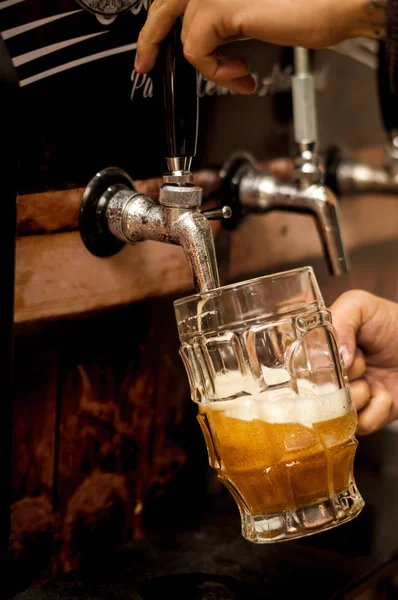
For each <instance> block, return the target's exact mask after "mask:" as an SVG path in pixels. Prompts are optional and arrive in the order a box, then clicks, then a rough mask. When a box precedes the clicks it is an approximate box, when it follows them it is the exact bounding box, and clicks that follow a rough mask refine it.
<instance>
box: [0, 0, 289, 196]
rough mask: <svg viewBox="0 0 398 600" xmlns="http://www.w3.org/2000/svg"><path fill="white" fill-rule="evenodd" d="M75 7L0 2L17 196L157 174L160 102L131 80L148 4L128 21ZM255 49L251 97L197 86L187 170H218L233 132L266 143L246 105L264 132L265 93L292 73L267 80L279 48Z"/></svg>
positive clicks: (62, 2)
mask: <svg viewBox="0 0 398 600" xmlns="http://www.w3.org/2000/svg"><path fill="white" fill-rule="evenodd" d="M90 1H91V0H90ZM84 4H87V2H86V3H84V2H80V3H78V2H76V1H75V0H58V1H57V0H42V1H40V2H37V0H3V1H0V30H1V32H2V37H3V39H4V40H5V43H6V45H7V48H8V51H9V53H10V55H11V57H12V59H13V62H14V65H15V67H16V69H17V73H18V77H19V80H20V86H21V95H22V107H23V108H22V110H21V114H20V119H21V120H22V131H23V139H22V140H21V174H22V190H21V191H22V192H35V191H41V190H49V189H60V188H67V187H76V186H84V185H85V184H86V183H87V181H88V180H89V179H90V178H91V177H92V175H93V173H95V172H97V171H98V170H99V169H102V168H104V167H107V166H110V165H114V166H119V167H122V168H124V169H125V170H126V171H128V172H129V173H130V174H131V175H132V177H133V178H136V179H143V178H147V177H151V176H156V175H159V174H161V173H163V172H164V171H165V161H164V156H163V154H164V152H163V144H164V138H163V135H164V129H163V128H164V115H163V103H162V99H161V97H160V95H159V94H158V95H157V94H156V93H154V82H153V77H152V76H151V75H144V76H143V75H139V74H137V73H135V71H134V58H135V48H136V41H137V38H138V33H139V31H140V29H141V27H142V25H143V23H144V21H145V18H146V12H147V5H148V1H147V0H136V1H135V2H133V3H131V2H130V4H132V6H131V7H130V9H129V10H128V12H125V13H123V14H121V15H119V16H117V17H116V18H114V19H112V18H111V19H109V20H105V19H103V18H102V17H99V16H98V15H95V14H93V12H91V11H88V10H86V9H85V8H83V6H84ZM94 4H98V3H94ZM105 4H106V3H105ZM242 45H246V46H250V42H242ZM259 47H260V48H261V55H263V56H265V55H267V59H266V61H265V63H268V64H265V67H264V73H263V75H262V81H260V85H259V87H258V90H257V93H256V96H255V97H253V98H247V97H243V96H236V95H233V94H231V93H229V92H228V91H227V90H226V89H225V88H220V87H217V86H215V85H214V84H213V83H212V82H208V81H206V80H204V79H201V80H200V82H199V94H200V96H201V100H200V137H199V144H198V154H197V157H196V160H195V163H194V168H195V169H197V168H199V167H200V166H204V165H205V166H209V164H210V163H219V162H220V160H221V161H223V160H225V159H226V158H227V156H228V154H229V153H230V152H232V151H234V150H235V149H237V146H239V145H240V139H239V132H242V131H244V132H245V135H246V137H248V138H249V139H250V138H253V137H256V138H257V139H258V132H259V125H260V126H261V127H263V128H264V129H263V131H264V133H263V132H262V133H261V140H260V143H259V146H260V147H263V146H264V140H265V139H267V138H269V136H268V135H267V131H266V129H269V126H266V122H263V123H262V124H260V123H257V124H256V123H253V122H252V121H251V122H250V123H249V122H248V117H249V115H250V114H253V107H251V108H250V106H249V105H253V104H257V105H258V108H260V106H261V114H263V115H264V120H265V121H267V122H272V121H273V118H270V115H269V111H270V107H268V118H267V109H265V108H263V105H264V104H265V101H264V96H267V95H268V94H269V92H270V91H272V90H271V88H272V86H275V85H277V86H278V88H279V89H282V90H283V89H284V88H285V87H286V85H287V86H288V83H286V82H288V80H289V68H291V67H289V66H288V65H284V67H283V68H284V72H282V70H281V69H279V71H278V69H277V70H276V71H275V65H274V63H275V61H276V60H278V59H279V57H280V55H281V50H280V48H278V47H273V46H268V45H266V44H261V46H259ZM247 53H248V50H247V49H245V54H246V55H247ZM249 53H250V52H249ZM263 56H262V62H264V61H263ZM273 69H274V72H273ZM226 111H227V112H228V111H229V114H230V115H231V116H230V118H229V120H228V122H227V123H226V125H224V126H223V128H224V131H223V132H222V134H221V135H220V134H219V133H218V131H219V126H218V123H217V121H218V120H219V117H220V115H223V117H224V118H225V116H226ZM257 112H258V110H257ZM216 132H217V133H216ZM234 132H235V133H237V134H238V135H237V136H236V138H235V137H234ZM224 134H225V135H224ZM245 145H246V146H247V145H248V144H247V143H246V144H245ZM249 145H250V144H249ZM216 147H217V148H219V150H218V154H219V157H217V156H216V155H215V152H214V150H215V148H216ZM209 149H210V151H209Z"/></svg>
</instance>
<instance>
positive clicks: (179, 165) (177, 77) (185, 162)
mask: <svg viewBox="0 0 398 600" xmlns="http://www.w3.org/2000/svg"><path fill="white" fill-rule="evenodd" d="M181 28H182V19H181V17H180V18H178V19H177V20H176V22H175V24H174V26H173V28H172V30H171V31H170V33H169V35H168V36H167V38H166V40H165V42H164V47H163V52H164V71H163V77H162V78H163V94H164V107H165V119H166V161H167V165H168V169H169V171H180V170H183V171H189V170H190V166H191V162H192V158H193V157H194V156H195V154H196V146H197V137H198V113H199V111H198V91H197V71H196V69H195V68H194V67H193V66H192V65H191V64H189V63H188V61H187V60H186V59H185V57H184V53H183V47H182V42H181Z"/></svg>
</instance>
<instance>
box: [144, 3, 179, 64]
mask: <svg viewBox="0 0 398 600" xmlns="http://www.w3.org/2000/svg"><path fill="white" fill-rule="evenodd" d="M187 4H188V0H167V2H166V1H165V0H154V2H153V3H152V4H151V6H150V8H149V11H148V16H147V19H146V22H145V24H144V26H143V28H142V29H141V32H140V34H139V36H138V41H137V51H136V57H135V63H134V69H135V70H136V71H137V73H148V72H149V71H151V69H153V67H154V66H155V62H156V57H157V55H158V53H159V48H160V44H161V42H162V41H163V40H164V38H165V37H166V36H167V34H168V33H169V31H170V30H171V28H172V27H173V25H174V22H175V20H176V19H177V17H179V16H180V15H182V14H183V13H184V11H185V9H186V6H187Z"/></svg>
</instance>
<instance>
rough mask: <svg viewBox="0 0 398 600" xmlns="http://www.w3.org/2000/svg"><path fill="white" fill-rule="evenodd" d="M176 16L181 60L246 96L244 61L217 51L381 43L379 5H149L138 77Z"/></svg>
mask: <svg viewBox="0 0 398 600" xmlns="http://www.w3.org/2000/svg"><path fill="white" fill-rule="evenodd" d="M181 15H184V19H183V27H182V35H181V39H182V43H183V47H184V54H185V57H186V59H187V60H188V61H189V62H190V63H191V64H192V65H193V66H194V67H196V69H197V70H198V71H199V72H200V73H202V75H203V76H204V77H205V78H206V79H209V80H211V81H214V82H216V83H217V84H219V85H222V86H224V87H227V88H229V89H231V90H233V91H236V92H240V93H242V94H250V93H252V92H253V91H254V90H255V87H256V83H255V79H254V77H253V75H252V74H251V73H250V66H249V64H248V62H247V61H246V60H245V59H244V58H240V57H239V58H233V57H226V56H223V55H222V54H221V53H220V51H219V48H220V47H222V46H223V45H225V44H228V43H230V42H233V41H236V40H240V39H245V38H254V39H257V40H261V41H265V42H269V43H273V44H279V45H285V46H302V47H306V48H325V47H328V46H332V45H334V44H337V43H338V42H341V41H343V40H345V39H349V38H354V37H359V36H364V37H373V38H381V37H382V36H383V34H384V24H385V0H317V1H316V2H314V0H250V1H249V2H242V0H154V2H153V3H152V4H151V6H150V8H149V11H148V17H147V20H146V23H145V25H144V27H143V28H142V30H141V32H140V35H139V38H138V43H137V54H136V63H135V70H136V71H137V72H138V73H142V74H143V73H148V72H149V71H150V70H151V69H152V68H153V67H154V65H155V61H156V57H157V55H158V52H159V47H160V44H161V42H162V40H163V39H164V38H165V37H166V35H167V34H168V32H169V31H170V29H171V28H172V26H173V23H174V22H175V20H176V19H177V17H179V16H181Z"/></svg>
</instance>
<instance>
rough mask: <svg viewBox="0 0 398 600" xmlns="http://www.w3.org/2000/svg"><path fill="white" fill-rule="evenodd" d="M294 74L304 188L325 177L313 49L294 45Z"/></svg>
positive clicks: (298, 174)
mask: <svg viewBox="0 0 398 600" xmlns="http://www.w3.org/2000/svg"><path fill="white" fill-rule="evenodd" d="M294 67H295V68H294V75H293V76H292V96H293V126H294V139H295V143H296V153H295V156H294V166H295V178H296V181H297V183H298V185H299V186H300V188H301V189H303V190H304V189H306V188H308V187H309V186H310V185H312V184H314V183H320V182H321V181H322V180H323V171H322V168H321V166H320V163H319V160H318V154H317V153H318V147H317V139H318V135H317V127H318V125H317V114H316V102H315V85H314V76H313V74H312V73H311V70H310V64H309V52H308V50H307V49H306V48H294Z"/></svg>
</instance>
